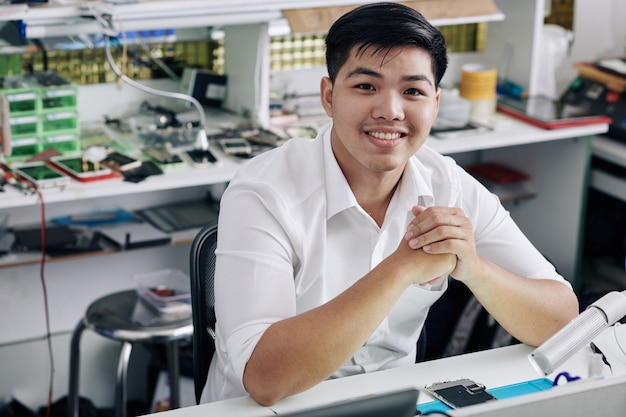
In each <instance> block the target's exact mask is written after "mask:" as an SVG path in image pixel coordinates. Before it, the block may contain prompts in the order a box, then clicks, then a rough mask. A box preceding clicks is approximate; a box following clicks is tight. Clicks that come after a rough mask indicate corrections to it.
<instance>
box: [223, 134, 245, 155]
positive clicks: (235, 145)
mask: <svg viewBox="0 0 626 417" xmlns="http://www.w3.org/2000/svg"><path fill="white" fill-rule="evenodd" d="M217 143H218V144H219V145H220V147H221V148H222V150H223V151H224V153H226V154H229V155H250V153H252V147H251V146H250V142H248V141H247V140H246V139H244V138H224V139H218V140H217Z"/></svg>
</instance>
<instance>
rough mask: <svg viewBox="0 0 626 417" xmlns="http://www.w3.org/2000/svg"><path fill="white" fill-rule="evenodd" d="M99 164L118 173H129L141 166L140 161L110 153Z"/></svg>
mask: <svg viewBox="0 0 626 417" xmlns="http://www.w3.org/2000/svg"><path fill="white" fill-rule="evenodd" d="M100 163H101V164H102V165H104V166H106V167H108V168H110V169H112V170H114V171H118V172H126V171H130V170H133V169H135V168H139V167H140V166H141V160H139V159H137V158H133V157H131V156H128V155H124V154H123V153H120V152H111V153H110V154H108V155H107V156H106V158H104V159H103V160H102V161H100Z"/></svg>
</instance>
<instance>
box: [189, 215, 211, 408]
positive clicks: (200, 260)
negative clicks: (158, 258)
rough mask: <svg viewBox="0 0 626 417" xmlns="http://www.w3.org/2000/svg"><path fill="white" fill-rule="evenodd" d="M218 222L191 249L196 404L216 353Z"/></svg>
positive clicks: (199, 234) (205, 231) (201, 232)
mask: <svg viewBox="0 0 626 417" xmlns="http://www.w3.org/2000/svg"><path fill="white" fill-rule="evenodd" d="M216 245H217V224H210V225H207V226H205V227H203V228H202V230H200V231H199V232H198V234H197V235H196V237H195V239H194V241H193V243H192V245H191V251H190V257H189V260H190V265H189V276H190V279H191V312H192V321H193V327H194V332H193V381H194V391H195V396H196V404H199V403H200V397H201V396H202V390H203V388H204V385H205V384H206V380H207V375H208V373H209V366H210V365H211V359H212V358H213V354H214V353H215V308H214V307H215V292H214V289H213V275H214V274H215V247H216Z"/></svg>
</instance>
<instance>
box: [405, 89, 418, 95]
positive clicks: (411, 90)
mask: <svg viewBox="0 0 626 417" xmlns="http://www.w3.org/2000/svg"><path fill="white" fill-rule="evenodd" d="M404 94H408V95H411V96H419V95H421V94H422V92H421V91H420V90H418V89H417V88H409V89H408V90H406V91H405V92H404Z"/></svg>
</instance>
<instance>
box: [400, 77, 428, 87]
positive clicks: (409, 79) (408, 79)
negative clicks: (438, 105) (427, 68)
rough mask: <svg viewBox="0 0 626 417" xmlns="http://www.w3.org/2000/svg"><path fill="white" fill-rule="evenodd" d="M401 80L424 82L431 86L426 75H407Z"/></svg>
mask: <svg viewBox="0 0 626 417" xmlns="http://www.w3.org/2000/svg"><path fill="white" fill-rule="evenodd" d="M403 79H404V81H426V82H427V83H428V84H430V85H431V86H432V85H433V83H432V81H431V80H430V78H428V77H427V76H426V75H407V76H406V77H404V78H403Z"/></svg>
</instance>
